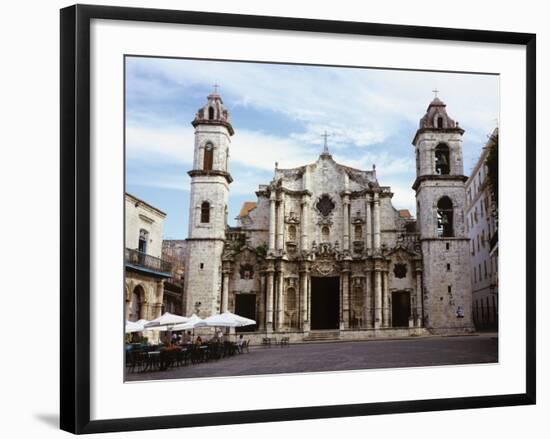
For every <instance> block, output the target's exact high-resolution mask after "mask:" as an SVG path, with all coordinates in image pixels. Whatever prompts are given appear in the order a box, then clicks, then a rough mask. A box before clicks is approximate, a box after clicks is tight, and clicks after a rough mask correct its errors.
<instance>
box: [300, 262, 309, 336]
mask: <svg viewBox="0 0 550 439" xmlns="http://www.w3.org/2000/svg"><path fill="white" fill-rule="evenodd" d="M308 275H309V273H308V268H307V267H304V268H303V269H302V271H300V327H301V328H302V331H309V321H308V318H307V308H308V300H307V297H308V294H307V284H308Z"/></svg>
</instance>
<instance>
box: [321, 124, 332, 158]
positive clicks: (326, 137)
mask: <svg viewBox="0 0 550 439" xmlns="http://www.w3.org/2000/svg"><path fill="white" fill-rule="evenodd" d="M321 137H324V139H325V144H324V146H323V154H329V152H328V143H327V139H328V138H329V137H330V134H328V133H327V131H326V130H325V132H324V134H321Z"/></svg>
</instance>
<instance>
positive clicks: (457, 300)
mask: <svg viewBox="0 0 550 439" xmlns="http://www.w3.org/2000/svg"><path fill="white" fill-rule="evenodd" d="M192 125H193V127H194V128H195V144H194V161H193V169H192V170H190V171H189V175H190V177H191V192H190V207H189V232H188V238H187V255H186V268H185V294H186V304H187V305H186V307H187V309H186V310H185V311H186V315H190V314H191V313H193V312H195V313H197V314H198V315H199V316H201V317H203V318H204V317H207V316H209V315H212V314H216V313H219V312H224V311H231V312H234V313H236V314H239V315H242V316H245V317H249V318H252V319H254V320H256V322H257V324H256V326H253V327H250V328H248V329H249V330H250V331H252V332H251V333H250V336H254V335H257V336H258V337H265V336H270V335H273V336H278V335H280V336H287V337H289V338H290V340H291V341H303V340H314V339H323V338H332V339H341V340H346V339H360V338H366V337H385V336H406V335H422V334H430V333H431V334H452V333H464V332H469V331H472V330H473V326H472V319H471V314H472V309H471V296H472V293H471V284H470V254H469V238H468V236H467V234H466V230H465V227H464V206H465V181H466V180H467V177H466V176H464V170H463V162H462V135H463V133H464V130H463V129H462V128H461V127H459V124H458V122H455V121H454V120H453V119H451V118H450V117H449V115H448V114H447V111H446V105H445V104H444V103H443V102H442V101H441V100H440V99H439V98H437V97H436V98H435V99H434V100H433V101H432V102H431V103H430V104H429V106H428V108H427V111H426V114H425V115H424V116H423V117H422V118H421V119H420V123H419V127H418V130H417V131H416V133H415V134H414V138H413V140H412V144H413V146H414V148H415V152H416V180H415V181H414V182H411V183H412V188H413V189H414V190H415V191H416V202H417V208H416V213H417V217H416V219H414V218H413V217H412V216H411V215H410V213H409V212H408V211H407V210H397V209H396V208H394V206H393V205H392V196H393V193H392V191H391V188H390V187H389V186H382V185H381V184H380V183H379V181H378V179H377V176H376V169H375V167H374V166H373V169H372V170H360V169H355V168H352V167H349V166H344V165H341V164H339V163H337V162H336V161H335V160H334V159H333V157H332V155H331V154H330V152H329V149H328V147H327V144H326V137H325V146H324V149H323V151H322V152H321V154H320V155H319V156H318V157H317V160H316V161H314V162H312V163H309V164H305V165H303V166H300V167H297V168H292V169H280V168H278V166H277V165H276V166H275V170H274V177H273V180H272V181H271V182H269V183H267V184H261V185H259V187H258V190H257V191H256V196H257V201H255V202H246V203H244V205H243V207H242V209H241V211H240V213H239V216H238V217H237V225H236V226H235V227H230V226H229V225H228V221H227V215H228V197H229V191H230V185H231V182H232V177H231V174H230V172H229V158H230V155H231V138H232V137H233V135H235V131H234V129H233V127H232V125H231V119H230V114H229V110H228V109H227V108H226V107H225V106H224V104H223V101H222V98H221V96H220V95H219V93H217V92H215V93H212V94H210V95H209V96H208V98H207V103H206V105H205V106H204V107H203V108H201V109H199V110H198V112H197V113H196V115H195V118H194V120H193V122H192ZM411 134H413V133H411ZM237 138H238V136H237ZM251 153H254V151H251ZM411 165H412V163H411Z"/></svg>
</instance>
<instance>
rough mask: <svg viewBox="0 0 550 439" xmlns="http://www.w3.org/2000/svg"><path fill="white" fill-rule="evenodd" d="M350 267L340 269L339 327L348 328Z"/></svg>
mask: <svg viewBox="0 0 550 439" xmlns="http://www.w3.org/2000/svg"><path fill="white" fill-rule="evenodd" d="M349 278H350V269H349V267H345V268H344V269H343V270H342V303H341V306H342V322H341V324H340V329H349V314H350V312H349V305H350V304H349V283H350V279H349Z"/></svg>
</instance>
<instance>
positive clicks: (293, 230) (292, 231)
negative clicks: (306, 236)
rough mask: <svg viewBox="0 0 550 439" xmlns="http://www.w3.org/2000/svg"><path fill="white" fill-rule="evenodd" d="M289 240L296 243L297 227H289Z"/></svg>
mask: <svg viewBox="0 0 550 439" xmlns="http://www.w3.org/2000/svg"><path fill="white" fill-rule="evenodd" d="M288 240H289V241H296V227H295V226H289V227H288Z"/></svg>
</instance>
